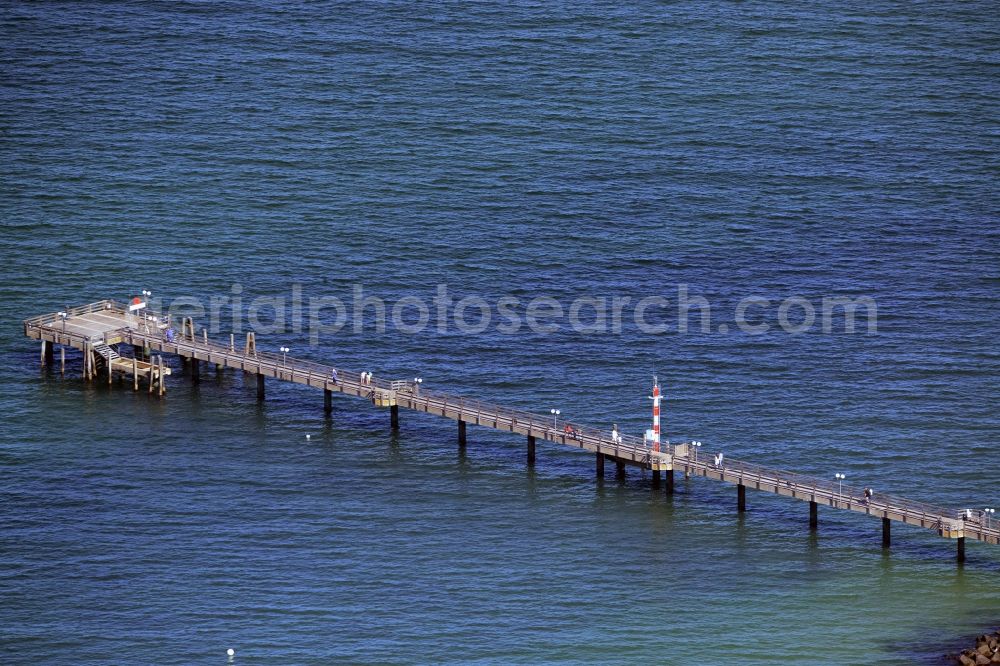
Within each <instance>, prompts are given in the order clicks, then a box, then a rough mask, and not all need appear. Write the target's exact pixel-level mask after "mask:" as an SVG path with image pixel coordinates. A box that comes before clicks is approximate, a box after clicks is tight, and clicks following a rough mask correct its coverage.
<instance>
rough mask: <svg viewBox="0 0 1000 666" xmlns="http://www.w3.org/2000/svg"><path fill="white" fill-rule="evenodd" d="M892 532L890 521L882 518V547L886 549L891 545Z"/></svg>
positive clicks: (887, 518) (885, 517) (886, 517)
mask: <svg viewBox="0 0 1000 666" xmlns="http://www.w3.org/2000/svg"><path fill="white" fill-rule="evenodd" d="M891 530H892V521H891V520H889V517H888V516H882V547H883V548H888V547H889V545H890V544H891V543H892V537H891V535H890V532H891Z"/></svg>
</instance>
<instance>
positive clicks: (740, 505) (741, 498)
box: [736, 483, 747, 513]
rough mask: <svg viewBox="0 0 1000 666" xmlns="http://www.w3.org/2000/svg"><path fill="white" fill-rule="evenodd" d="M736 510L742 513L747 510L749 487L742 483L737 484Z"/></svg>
mask: <svg viewBox="0 0 1000 666" xmlns="http://www.w3.org/2000/svg"><path fill="white" fill-rule="evenodd" d="M736 510H737V511H739V512H740V513H743V512H744V511H746V510H747V487H746V486H744V485H743V484H742V483H740V484H738V485H737V486H736Z"/></svg>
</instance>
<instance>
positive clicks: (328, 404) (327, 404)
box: [323, 389, 333, 414]
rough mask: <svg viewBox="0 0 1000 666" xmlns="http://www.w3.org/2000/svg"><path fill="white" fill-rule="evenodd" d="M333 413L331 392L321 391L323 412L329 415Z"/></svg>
mask: <svg viewBox="0 0 1000 666" xmlns="http://www.w3.org/2000/svg"><path fill="white" fill-rule="evenodd" d="M332 411H333V391H331V390H330V389H323V412H324V413H325V414H329V413H330V412H332Z"/></svg>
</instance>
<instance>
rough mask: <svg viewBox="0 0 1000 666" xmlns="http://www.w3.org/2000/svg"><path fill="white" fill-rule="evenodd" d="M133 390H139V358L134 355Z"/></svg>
mask: <svg viewBox="0 0 1000 666" xmlns="http://www.w3.org/2000/svg"><path fill="white" fill-rule="evenodd" d="M132 390H133V391H138V390H139V359H137V358H136V357H134V356H133V357H132Z"/></svg>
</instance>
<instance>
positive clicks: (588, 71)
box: [0, 2, 1000, 664]
mask: <svg viewBox="0 0 1000 666" xmlns="http://www.w3.org/2000/svg"><path fill="white" fill-rule="evenodd" d="M0 16H2V21H0V25H2V39H0V43H2V45H0V55H2V61H3V62H2V64H3V68H2V71H3V73H2V88H0V95H2V98H0V102H2V103H0V149H2V159H0V178H2V185H0V204H2V209H0V212H2V227H0V259H2V267H0V277H2V280H0V313H2V315H3V325H2V327H0V343H2V345H0V349H2V355H3V362H2V363H0V407H2V414H3V427H2V428H0V477H2V483H0V535H2V537H0V657H2V659H0V660H2V661H3V662H4V663H33V664H34V663H46V664H50V663H65V664H105V663H126V662H130V663H138V662H145V663H156V664H191V663H206V664H213V663H214V664H225V663H227V657H226V654H225V651H226V649H227V648H230V647H232V648H234V649H235V650H236V657H235V660H234V663H237V664H239V663H275V664H291V663H295V664H300V663H301V664H325V663H414V662H423V663H456V664H458V663H461V664H466V663H491V664H508V663H537V662H561V663H623V662H630V663H633V662H634V663H668V664H693V663H730V662H731V663H742V664H765V663H829V664H856V663H865V664H876V663H877V664H907V663H914V662H918V663H919V662H927V663H933V662H934V661H935V659H937V658H938V657H939V656H940V655H941V654H942V653H944V652H945V651H948V650H952V649H954V648H955V647H956V646H960V645H961V639H962V637H963V636H966V635H973V634H975V633H978V632H981V631H983V630H985V629H986V628H988V627H995V626H997V625H998V623H1000V592H998V589H1000V549H997V548H995V547H989V546H985V545H983V544H978V543H970V544H969V546H968V562H967V563H966V564H965V566H964V567H958V566H956V563H955V561H954V560H955V551H954V548H955V546H954V543H953V542H950V541H946V540H943V539H940V538H938V537H937V536H936V535H934V534H933V533H931V532H927V531H923V530H919V529H914V528H908V527H904V526H900V525H897V526H896V527H895V529H894V531H893V538H894V541H893V545H892V548H891V551H883V550H882V548H881V545H880V534H879V525H878V522H877V521H876V520H872V519H868V518H866V517H864V516H859V515H854V514H851V515H840V514H834V513H833V512H831V511H822V510H821V512H820V530H819V532H818V533H817V534H812V535H811V534H810V533H809V531H808V524H807V521H808V510H807V507H806V505H805V504H803V503H800V502H793V501H790V500H787V499H779V498H775V497H771V496H765V495H761V494H757V493H754V492H751V493H749V495H748V499H749V505H750V506H749V508H750V510H749V512H748V513H747V514H746V515H745V516H744V517H742V518H738V517H737V515H736V512H735V491H734V489H733V488H732V487H731V486H723V485H721V484H717V483H714V482H709V481H704V480H701V481H699V480H697V479H695V480H691V481H688V482H684V481H679V482H678V486H677V493H676V494H675V495H674V496H673V497H672V498H669V497H666V496H664V494H663V493H662V491H655V490H653V489H651V486H650V479H649V478H648V477H645V478H644V477H643V475H642V474H641V473H640V472H638V471H635V470H632V471H630V473H629V476H628V478H627V479H626V481H625V482H624V483H621V484H619V483H617V482H615V480H614V478H613V474H612V473H611V471H610V470H609V474H608V478H607V479H606V480H605V481H604V482H603V483H600V484H599V483H597V482H595V480H594V471H593V460H592V458H591V457H590V456H587V455H584V454H581V453H579V452H576V451H573V450H568V449H562V448H558V447H556V446H554V445H547V444H540V445H539V452H538V462H537V465H536V466H535V468H534V469H528V468H527V467H526V465H525V450H524V442H523V441H521V439H520V438H519V437H515V436H512V435H504V434H502V433H494V432H492V431H489V430H486V429H479V428H475V427H471V428H470V430H469V445H468V448H467V450H466V452H465V453H464V454H460V453H459V451H458V449H457V447H456V444H455V437H456V435H455V431H454V424H453V423H452V422H450V421H443V420H440V419H436V418H434V417H431V416H426V415H418V414H411V413H406V412H404V413H403V414H402V427H401V429H400V431H399V433H398V434H395V435H394V434H392V433H391V432H390V429H389V427H388V425H389V422H388V414H387V413H386V412H385V411H382V410H378V409H376V408H374V407H372V406H371V405H370V404H368V403H366V402H364V401H359V400H354V399H349V398H344V397H337V398H336V399H335V400H334V414H333V417H332V418H330V419H325V418H324V415H323V411H322V399H321V396H319V395H318V394H317V392H315V391H311V390H308V389H305V388H302V387H293V386H279V385H277V384H276V383H272V384H270V385H269V387H268V397H267V400H266V402H264V403H263V404H257V402H256V401H255V396H254V386H253V381H252V378H249V379H248V380H244V378H243V376H242V375H241V374H239V373H232V372H225V373H218V374H217V373H215V371H214V370H213V371H210V372H203V374H202V380H201V382H200V383H198V384H194V383H192V382H191V381H190V380H189V379H188V378H187V377H186V376H185V375H184V374H183V372H182V371H181V368H180V365H179V364H175V366H174V370H175V374H174V376H173V377H172V378H171V380H170V384H169V392H168V395H167V396H166V397H165V398H163V399H158V398H155V397H152V396H149V395H147V394H146V392H145V391H143V392H140V393H138V394H134V393H133V392H132V391H131V390H130V389H129V387H128V386H127V384H116V385H114V386H111V387H108V386H106V385H104V384H103V383H102V382H98V383H96V384H86V383H84V382H83V381H82V379H81V377H80V375H81V367H80V361H79V357H78V355H76V354H72V355H71V356H70V358H69V367H68V372H67V375H66V377H60V376H59V374H58V372H45V371H44V370H40V369H39V365H38V348H37V345H36V343H31V342H29V341H28V340H27V339H26V338H24V337H23V335H22V330H21V323H20V322H21V320H23V319H25V318H27V317H30V316H33V315H36V314H40V313H42V312H53V311H56V310H59V309H61V308H62V307H63V306H64V305H65V304H70V305H72V304H77V303H85V302H90V301H95V300H98V299H100V298H108V297H114V298H119V299H124V298H125V297H127V296H128V295H130V294H132V293H134V292H135V291H137V290H139V289H144V288H145V289H152V290H154V293H155V295H156V296H157V297H160V298H162V299H163V300H164V302H169V301H171V300H172V299H176V298H180V297H196V298H201V299H208V298H209V297H211V296H233V295H239V296H240V297H241V298H242V299H243V305H244V306H247V305H249V304H250V302H251V301H252V299H254V298H256V297H260V296H284V297H286V298H290V297H291V294H292V289H293V285H300V286H301V289H302V294H303V297H304V298H309V297H314V296H320V295H329V296H336V297H339V298H342V299H345V300H347V301H350V298H351V296H352V294H353V289H354V287H355V285H361V287H362V288H363V290H364V293H365V294H366V295H374V296H378V297H380V298H384V299H387V300H388V301H389V302H390V305H391V303H393V302H395V301H396V299H398V298H400V297H403V296H415V297H417V298H420V299H424V300H426V301H427V302H428V303H429V302H430V299H431V298H432V297H433V296H434V295H435V293H436V288H437V285H439V284H446V285H448V288H449V290H450V292H451V293H452V294H453V295H454V296H455V297H456V298H461V297H462V296H465V295H470V294H472V295H479V296H482V297H484V298H487V299H495V298H498V297H500V296H505V295H509V296H513V297H516V298H520V299H522V301H527V300H530V299H532V298H534V297H536V296H551V297H553V298H556V299H558V300H559V302H560V303H563V304H565V305H567V306H568V304H569V303H570V302H571V301H572V300H573V299H574V298H577V297H581V296H594V297H600V296H604V297H607V298H609V299H610V298H612V297H614V296H622V297H629V298H632V299H633V303H634V302H636V301H638V300H639V299H641V298H643V297H646V296H650V295H664V296H666V297H668V298H670V299H671V304H672V305H671V307H673V302H674V300H676V294H677V292H676V286H677V285H678V284H684V285H687V288H688V289H689V293H691V294H693V295H699V296H702V297H704V298H705V299H707V301H708V302H709V303H710V304H711V307H712V312H713V315H712V316H713V323H712V325H711V331H710V332H701V331H699V330H698V329H697V326H696V325H695V322H696V321H697V317H698V315H697V314H692V316H691V322H692V325H691V328H692V330H690V331H689V332H687V333H685V334H681V333H678V332H677V331H676V330H671V331H669V332H667V333H663V334H658V335H654V334H646V333H642V332H641V331H639V330H637V328H636V327H635V326H634V325H629V324H628V323H626V325H625V326H624V328H623V330H622V332H621V333H618V334H614V333H609V334H604V335H600V334H590V335H588V334H583V333H576V332H573V331H570V330H561V331H559V332H556V333H552V334H548V335H546V334H541V333H535V332H531V331H529V330H527V329H524V330H522V331H520V332H518V333H517V334H515V335H504V334H501V333H500V332H498V331H497V330H496V328H495V327H491V328H490V329H488V330H487V331H485V332H483V333H482V334H478V335H464V334H461V333H460V332H458V331H456V330H454V329H449V330H447V331H445V332H440V331H438V330H437V328H436V326H433V325H432V326H430V327H428V328H427V329H426V330H424V331H423V332H420V333H418V334H404V333H403V332H401V331H399V330H394V329H392V328H391V327H390V330H389V331H386V332H384V333H380V332H377V331H375V330H374V328H373V327H372V326H367V327H366V328H365V330H364V331H363V332H361V333H354V332H353V330H351V327H348V328H346V329H345V330H342V331H341V332H339V333H337V334H324V335H322V336H320V339H319V341H318V344H316V345H310V339H309V338H310V336H309V332H308V330H305V329H302V330H293V329H291V328H290V329H289V330H288V331H286V332H284V333H272V334H266V335H265V334H262V335H261V337H260V342H259V344H260V345H261V347H262V348H268V349H271V350H276V349H277V348H278V347H279V346H281V345H284V346H288V347H291V348H292V349H293V354H296V355H299V356H305V357H311V358H315V359H320V360H324V361H328V362H335V363H339V364H343V365H344V366H345V367H353V368H358V369H363V368H367V369H371V370H373V371H374V372H375V373H376V374H378V375H379V376H381V377H413V376H418V375H419V376H422V377H423V378H424V381H425V383H426V386H427V387H431V388H436V389H446V390H450V391H454V392H457V393H461V394H464V395H468V396H474V397H479V398H482V399H488V400H493V401H497V402H501V403H504V404H509V405H511V406H519V407H524V408H531V409H535V410H538V411H542V412H545V413H548V410H549V409H550V408H559V409H561V410H562V413H563V416H567V417H569V418H572V419H576V420H579V421H581V422H584V423H591V424H594V425H599V426H602V427H609V426H610V424H611V423H612V422H617V423H619V424H620V425H621V426H622V427H623V429H625V430H626V431H627V432H629V433H634V434H640V433H641V432H642V430H643V428H645V427H647V420H648V416H647V415H648V410H649V400H647V398H646V396H647V395H648V394H649V393H648V392H649V384H650V379H651V375H653V374H658V375H659V377H660V379H661V382H662V383H663V384H664V387H665V390H666V393H667V396H668V401H667V403H666V406H665V409H664V413H665V416H664V428H665V430H666V432H667V433H668V435H669V436H670V437H672V438H675V439H680V438H688V437H695V438H699V439H701V440H704V441H705V442H706V446H711V447H712V448H713V449H721V450H724V451H725V452H726V453H727V455H729V456H732V457H738V458H747V459H750V460H754V461H757V462H761V463H766V464H770V465H774V466H778V467H784V468H787V469H791V470H795V471H799V472H804V473H810V474H816V475H818V476H821V477H823V478H830V479H832V477H833V474H834V473H835V472H843V473H845V474H847V475H848V479H849V480H850V481H851V482H853V483H856V484H858V485H871V486H874V487H875V488H876V489H877V492H891V493H898V494H902V495H905V496H907V497H910V498H913V499H920V500H924V501H928V502H934V503H939V504H944V505H948V506H954V507H964V506H973V507H984V506H991V505H992V506H996V507H997V508H1000V481H998V479H1000V456H998V455H997V445H998V442H1000V417H998V415H997V410H996V407H997V403H998V399H1000V382H998V374H1000V353H998V350H997V349H998V348H997V336H998V334H1000V315H998V293H1000V219H998V198H997V196H996V189H997V176H998V174H1000V160H998V158H997V148H998V145H997V143H998V141H997V122H996V121H997V106H996V104H997V99H998V93H1000V90H998V84H997V71H998V65H1000V55H998V50H997V44H998V43H1000V24H998V20H997V13H996V7H995V5H993V4H992V3H986V2H968V3H960V4H959V3H923V2H916V3H913V2H896V3H888V2H876V3H859V2H845V3H827V4H825V5H824V4H820V3H803V4H800V5H796V6H788V5H781V4H777V3H773V4H772V3H762V2H746V3H737V4H721V5H705V4H703V3H685V2H681V3H669V4H658V5H652V4H651V5H641V6H635V7H627V6H619V5H614V4H607V3H602V4H596V3H583V4H579V3H500V4H494V3H489V2H484V3H474V4H465V3H447V4H434V5H419V6H413V5H410V4H406V3H395V2H388V3H348V4H339V5H326V4H318V3H292V2H282V3H260V4H258V3H242V2H241V3H235V2H224V3H191V2H176V3H152V2H129V3H119V4H115V5H107V4H103V3H86V2H72V3H25V4H15V3H4V5H3V7H2V9H0ZM234 285H238V287H236V288H234ZM236 292H239V294H236ZM844 295H846V296H851V297H858V296H869V297H871V298H873V299H875V301H876V302H877V306H878V332H877V333H876V334H873V335H868V334H865V332H864V330H865V328H864V326H863V325H861V326H859V330H858V332H857V333H855V334H846V333H844V332H843V330H842V327H838V328H835V330H834V331H833V332H831V333H824V332H822V330H821V329H820V326H819V323H818V322H817V324H816V325H815V326H814V327H812V328H811V329H810V330H808V331H806V332H804V333H802V334H800V335H789V334H787V333H784V332H783V331H782V330H780V328H779V327H778V326H777V323H776V319H774V317H775V314H776V309H777V305H776V304H777V303H778V302H779V301H780V300H781V299H784V298H787V297H790V296H801V297H803V298H806V299H808V300H809V301H810V302H813V303H819V302H820V299H822V298H823V297H824V296H844ZM748 296H761V297H763V298H767V299H770V300H772V302H773V303H774V304H775V305H774V306H772V308H771V310H770V315H767V314H766V313H765V315H764V317H765V320H766V321H770V322H771V325H772V327H771V330H769V331H768V332H767V333H765V334H763V335H749V334H746V333H744V332H741V331H739V330H738V329H737V327H736V326H734V325H733V323H734V322H733V313H734V311H735V307H736V304H737V303H738V302H739V301H740V299H742V298H745V297H748ZM206 305H207V300H206ZM817 307H818V306H817ZM224 312H228V309H225V308H224ZM695 312H697V310H696V311H695ZM768 317H770V319H768ZM200 323H205V322H204V318H203V319H202V321H201V322H200ZM841 323H842V322H841ZM719 324H725V325H726V326H727V327H728V328H729V330H728V331H726V332H720V331H719ZM230 326H231V323H230V321H229V318H228V315H227V319H226V321H224V322H223V325H222V329H221V331H220V333H219V337H220V339H224V338H225V337H226V334H227V333H228V332H229V327H230ZM306 434H309V435H311V437H310V439H308V440H307V439H306V437H305V435H306Z"/></svg>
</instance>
